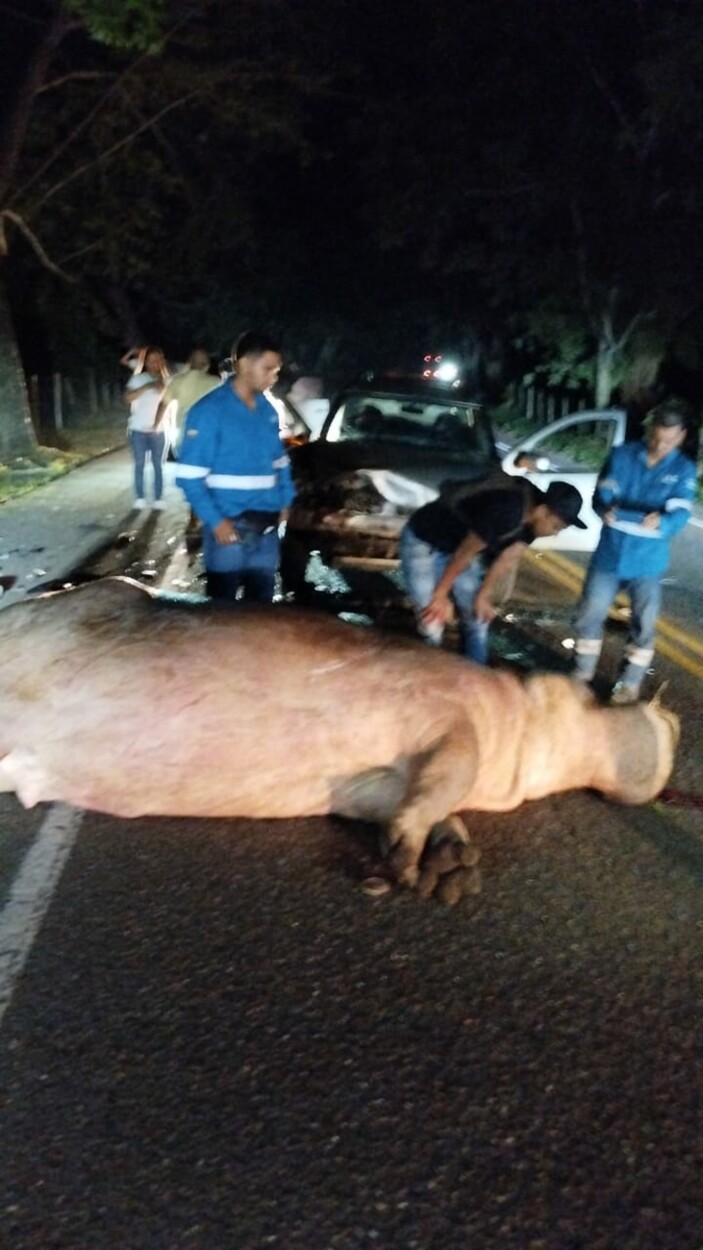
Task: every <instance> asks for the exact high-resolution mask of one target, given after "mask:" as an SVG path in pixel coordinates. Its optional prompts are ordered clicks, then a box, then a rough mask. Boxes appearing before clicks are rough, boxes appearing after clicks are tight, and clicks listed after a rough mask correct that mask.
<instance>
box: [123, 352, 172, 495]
mask: <svg viewBox="0 0 703 1250" xmlns="http://www.w3.org/2000/svg"><path fill="white" fill-rule="evenodd" d="M167 382H168V370H167V368H166V361H165V360H164V354H163V352H162V351H161V349H160V348H159V347H147V349H146V351H145V353H144V361H143V364H142V365H141V367H138V368H137V370H136V371H135V373H134V374H133V375H132V377H131V378H130V379H129V381H128V382H127V385H126V387H125V389H124V393H123V399H124V401H125V403H126V404H129V421H128V422H127V431H128V434H129V445H130V447H131V448H132V455H133V457H134V490H135V495H136V498H135V501H134V507H135V508H145V507H146V498H145V494H144V465H145V463H146V458H147V456H150V457H151V464H152V468H153V470H154V507H155V508H163V507H164V502H163V499H162V495H163V489H164V476H163V463H164V457H165V454H166V435H165V434H164V431H163V430H155V429H154V428H153V425H154V417H155V416H156V410H157V408H158V406H159V400H160V399H161V394H162V392H163V389H164V387H165V385H166V383H167Z"/></svg>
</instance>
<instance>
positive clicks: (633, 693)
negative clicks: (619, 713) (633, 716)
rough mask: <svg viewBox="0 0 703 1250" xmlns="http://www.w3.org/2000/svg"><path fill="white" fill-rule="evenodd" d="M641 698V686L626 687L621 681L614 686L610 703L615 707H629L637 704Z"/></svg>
mask: <svg viewBox="0 0 703 1250" xmlns="http://www.w3.org/2000/svg"><path fill="white" fill-rule="evenodd" d="M639 697H640V688H639V686H625V685H624V684H623V683H622V682H620V681H619V682H617V683H616V685H615V686H613V691H612V694H611V696H610V700H609V702H610V703H611V704H612V705H613V706H614V707H629V705H630V704H631V703H637V701H638V699H639Z"/></svg>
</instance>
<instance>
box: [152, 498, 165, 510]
mask: <svg viewBox="0 0 703 1250" xmlns="http://www.w3.org/2000/svg"><path fill="white" fill-rule="evenodd" d="M151 506H152V508H154V509H155V510H156V511H157V512H163V510H164V508H165V507H166V504H165V503H164V501H163V499H155V500H154V502H153V504H152V505H151Z"/></svg>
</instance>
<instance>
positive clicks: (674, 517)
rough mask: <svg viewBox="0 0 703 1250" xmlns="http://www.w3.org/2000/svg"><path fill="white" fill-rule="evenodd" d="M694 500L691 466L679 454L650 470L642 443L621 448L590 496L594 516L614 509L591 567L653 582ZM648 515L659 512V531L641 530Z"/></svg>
mask: <svg viewBox="0 0 703 1250" xmlns="http://www.w3.org/2000/svg"><path fill="white" fill-rule="evenodd" d="M695 495H696V466H695V465H694V464H693V461H691V460H689V459H688V456H684V454H683V452H681V451H678V450H676V451H670V452H669V454H668V455H667V456H665V457H664V459H663V460H660V461H659V463H658V464H655V465H653V466H652V467H651V468H650V467H649V465H648V464H647V448H646V446H645V445H644V443H623V444H622V446H620V447H616V448H615V449H614V451H612V452H611V454H610V456H609V457H608V460H607V461H606V463H605V465H604V466H603V468H602V469H601V472H600V475H599V477H598V482H597V484H596V490H595V494H594V496H593V507H594V510H595V511H596V512H597V513H598V515H599V516H603V515H604V513H606V512H608V511H609V510H610V509H613V510H614V512H615V521H614V523H613V524H611V525H605V524H604V525H603V529H602V531H601V536H600V542H599V543H598V546H597V548H596V550H595V552H594V553H593V559H592V567H594V568H597V569H601V570H602V571H604V572H609V573H618V574H619V575H620V577H623V578H627V577H657V576H659V575H660V574H661V573H664V572H665V571H666V569H667V568H668V566H669V541H670V539H672V538H673V537H674V535H675V534H678V533H679V531H680V530H682V529H683V527H684V525H685V524H686V522H687V521H688V519H689V517H690V515H691V512H692V505H693V500H694V498H695ZM648 512H659V514H660V522H659V528H658V529H656V530H650V529H645V528H644V527H643V526H642V520H643V519H644V517H645V516H646V514H647V513H648Z"/></svg>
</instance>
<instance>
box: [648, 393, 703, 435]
mask: <svg viewBox="0 0 703 1250" xmlns="http://www.w3.org/2000/svg"><path fill="white" fill-rule="evenodd" d="M692 423H693V408H692V406H691V404H689V403H688V401H687V400H685V399H664V400H662V402H661V403H660V404H657V406H656V408H652V409H651V411H650V412H649V413H648V414H647V424H648V425H661V426H664V427H665V428H666V429H673V427H674V426H677V425H680V426H681V428H682V429H684V430H686V429H688V428H689V426H690V425H691V424H692Z"/></svg>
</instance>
